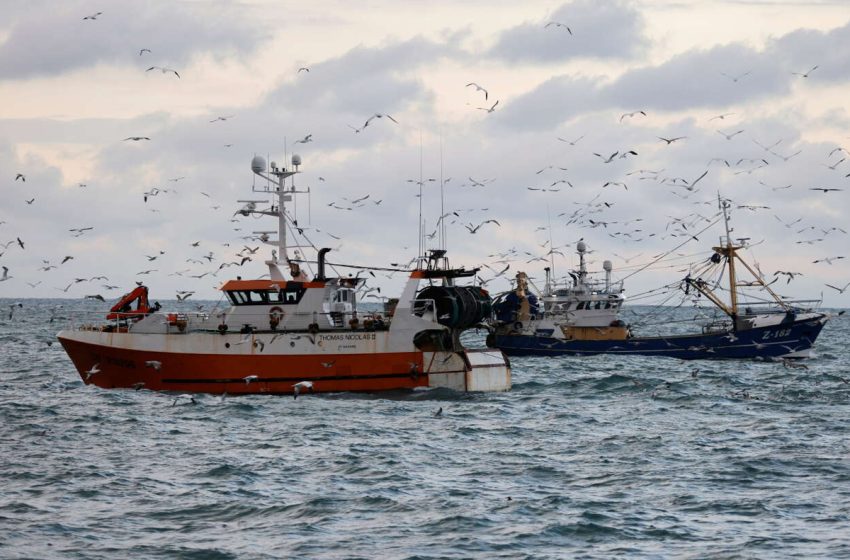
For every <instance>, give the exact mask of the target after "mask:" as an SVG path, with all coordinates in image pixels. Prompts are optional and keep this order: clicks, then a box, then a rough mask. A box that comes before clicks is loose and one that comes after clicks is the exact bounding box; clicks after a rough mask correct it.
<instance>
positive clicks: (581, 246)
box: [576, 241, 587, 253]
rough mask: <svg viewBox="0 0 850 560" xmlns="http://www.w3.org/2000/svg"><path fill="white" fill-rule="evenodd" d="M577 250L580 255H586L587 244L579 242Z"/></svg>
mask: <svg viewBox="0 0 850 560" xmlns="http://www.w3.org/2000/svg"><path fill="white" fill-rule="evenodd" d="M576 250H577V251H578V252H579V253H584V252H585V251H587V245H585V244H584V241H579V242H578V243H577V244H576Z"/></svg>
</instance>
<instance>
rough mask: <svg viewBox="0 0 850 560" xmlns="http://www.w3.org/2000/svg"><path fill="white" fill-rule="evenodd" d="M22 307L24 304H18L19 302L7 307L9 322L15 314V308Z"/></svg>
mask: <svg viewBox="0 0 850 560" xmlns="http://www.w3.org/2000/svg"><path fill="white" fill-rule="evenodd" d="M23 306H24V304H23V303H20V302H18V303H13V304H11V305H9V320H10V321H11V320H12V316H13V315H14V314H15V308H16V307H17V308H18V309H20V308H22V307H23Z"/></svg>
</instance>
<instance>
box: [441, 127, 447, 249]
mask: <svg viewBox="0 0 850 560" xmlns="http://www.w3.org/2000/svg"><path fill="white" fill-rule="evenodd" d="M445 190H446V183H445V181H443V130H442V128H440V248H441V249H442V250H443V251H445V250H446V219H445V215H446V192H445Z"/></svg>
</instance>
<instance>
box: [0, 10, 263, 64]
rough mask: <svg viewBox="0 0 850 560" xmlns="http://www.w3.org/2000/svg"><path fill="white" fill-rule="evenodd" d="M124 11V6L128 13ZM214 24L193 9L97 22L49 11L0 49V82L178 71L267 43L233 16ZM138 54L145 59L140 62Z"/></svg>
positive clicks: (21, 25)
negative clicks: (130, 68)
mask: <svg viewBox="0 0 850 560" xmlns="http://www.w3.org/2000/svg"><path fill="white" fill-rule="evenodd" d="M127 6H129V5H127ZM215 11H216V12H217V13H216V14H215V17H212V14H210V13H209V10H207V13H205V16H206V17H203V18H200V17H196V15H195V14H193V13H192V11H191V6H189V7H187V6H186V5H183V4H175V3H154V4H152V5H151V6H149V9H146V10H139V11H136V10H133V9H129V8H128V7H126V6H121V5H119V4H109V5H107V6H106V7H104V8H103V14H102V15H101V16H99V17H98V18H97V19H96V20H93V21H92V20H87V21H84V20H83V19H82V18H83V16H84V15H87V14H90V13H92V10H91V7H90V6H88V5H86V6H82V5H81V4H76V3H75V4H67V3H64V2H63V3H58V4H52V5H51V9H50V10H43V11H40V12H36V11H34V10H33V11H31V12H28V13H27V14H22V15H21V16H20V17H19V20H18V21H16V22H15V23H13V24H12V25H11V28H9V29H8V34H9V35H8V39H7V40H6V41H5V42H4V43H3V44H2V45H0V79H10V78H11V79H16V78H30V77H35V76H45V75H47V76H49V75H55V74H62V73H65V72H69V71H73V70H75V69H78V68H84V67H88V66H92V65H94V64H97V63H103V62H116V61H123V62H127V63H128V62H135V63H137V64H138V65H139V66H140V67H143V66H144V67H147V66H149V65H154V64H156V65H178V66H179V65H180V64H184V63H185V62H187V61H188V60H189V58H190V57H191V56H192V55H193V54H195V53H198V52H201V51H212V52H231V51H234V50H235V51H243V52H245V51H247V50H250V49H251V48H253V47H254V46H255V45H256V44H257V43H258V42H259V41H261V40H263V39H264V38H265V33H264V30H262V29H256V28H251V27H249V25H248V23H247V22H246V21H245V19H244V18H243V17H241V16H240V12H239V11H238V10H236V9H227V8H216V9H215ZM141 48H149V49H151V51H152V52H151V53H150V54H145V55H144V56H142V57H140V56H139V50H140V49H141Z"/></svg>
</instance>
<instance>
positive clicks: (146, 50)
mask: <svg viewBox="0 0 850 560" xmlns="http://www.w3.org/2000/svg"><path fill="white" fill-rule="evenodd" d="M149 52H151V50H150V49H139V56H142V55H143V54H145V53H149Z"/></svg>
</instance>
